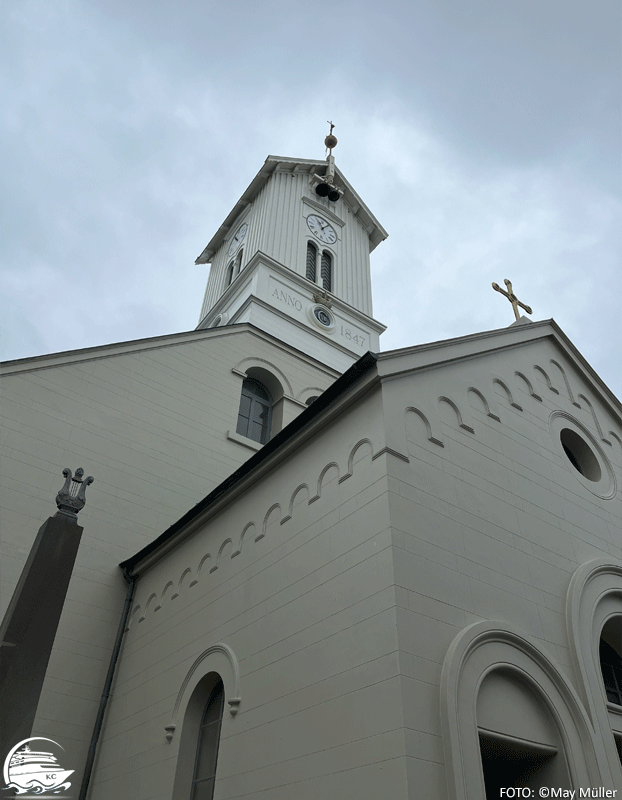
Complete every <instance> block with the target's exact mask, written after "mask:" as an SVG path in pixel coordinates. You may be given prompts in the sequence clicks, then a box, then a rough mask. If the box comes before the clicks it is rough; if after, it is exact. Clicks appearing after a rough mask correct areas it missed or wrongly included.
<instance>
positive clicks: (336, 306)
mask: <svg viewBox="0 0 622 800" xmlns="http://www.w3.org/2000/svg"><path fill="white" fill-rule="evenodd" d="M336 143H337V140H336V138H335V137H334V136H332V134H331V135H330V136H327V137H326V144H327V147H329V149H330V150H331V152H330V154H329V156H328V158H327V159H326V161H315V160H310V159H295V158H282V157H278V156H268V158H267V159H266V161H265V163H264V165H263V166H262V168H261V169H260V170H259V172H258V173H257V175H256V176H255V178H254V180H253V181H252V183H251V184H250V186H249V187H248V189H247V190H246V191H245V192H244V194H243V195H242V197H241V198H240V199H239V200H238V202H237V203H236V205H235V206H234V208H233V209H232V211H231V213H230V214H229V215H228V216H227V218H226V219H225V221H224V222H223V224H222V225H221V227H220V228H219V229H218V231H217V232H216V234H215V235H214V236H213V238H212V239H211V241H210V242H209V244H208V245H207V247H206V248H205V249H204V250H203V252H202V253H201V255H200V256H199V257H198V258H197V260H196V263H197V264H208V263H209V264H211V270H210V275H209V279H208V282H207V289H206V292H205V299H204V302H203V307H202V310H201V317H200V321H199V325H198V326H197V329H198V330H200V329H205V328H215V327H219V326H222V325H231V324H233V323H241V322H250V323H252V324H253V325H255V326H256V327H257V328H259V329H261V330H264V331H267V332H269V333H271V334H272V335H273V336H275V337H277V338H278V339H280V340H282V341H284V342H286V343H287V344H290V345H292V346H294V347H296V348H297V349H299V350H301V351H302V352H305V353H308V354H309V355H311V356H313V357H314V358H316V359H318V360H319V361H320V362H322V363H324V364H326V365H328V366H330V367H332V368H333V369H337V370H339V371H340V372H342V371H344V370H345V369H347V368H348V367H349V366H350V365H351V364H352V363H353V362H354V361H355V360H356V359H357V358H359V357H360V356H361V355H363V353H365V352H367V351H368V350H371V351H372V352H377V351H378V349H379V336H380V334H381V333H382V331H383V330H384V329H385V327H384V326H383V325H382V324H380V323H379V322H378V321H377V320H375V319H374V317H373V311H372V298H371V277H370V264H369V254H370V252H371V251H372V250H373V249H374V248H375V247H376V246H377V245H378V244H379V243H380V242H381V241H383V240H384V239H386V237H387V233H386V231H385V230H384V228H383V227H382V226H381V225H380V223H379V222H378V220H377V219H376V218H375V217H374V215H373V214H372V213H371V211H370V210H369V209H368V208H367V206H366V205H365V203H363V201H362V200H361V198H360V197H359V196H358V194H357V193H356V192H355V191H354V189H353V188H352V186H351V185H350V184H349V183H348V181H347V180H346V179H345V177H344V176H343V175H342V173H341V172H340V171H339V169H337V167H336V166H335V159H334V156H333V155H332V147H334V146H335V144H336Z"/></svg>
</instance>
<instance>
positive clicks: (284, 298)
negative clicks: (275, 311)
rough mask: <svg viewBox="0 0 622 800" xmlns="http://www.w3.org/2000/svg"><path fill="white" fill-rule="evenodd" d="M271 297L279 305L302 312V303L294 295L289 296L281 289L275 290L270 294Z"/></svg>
mask: <svg viewBox="0 0 622 800" xmlns="http://www.w3.org/2000/svg"><path fill="white" fill-rule="evenodd" d="M272 297H275V298H276V299H277V300H279V301H280V302H281V303H285V305H287V306H292V307H293V308H295V309H296V311H302V302H301V301H300V300H299V299H298V298H297V297H296V295H293V294H290V293H289V292H286V291H285V290H283V289H275V290H274V291H273V292H272Z"/></svg>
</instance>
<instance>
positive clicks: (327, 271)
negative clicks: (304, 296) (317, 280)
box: [321, 250, 333, 292]
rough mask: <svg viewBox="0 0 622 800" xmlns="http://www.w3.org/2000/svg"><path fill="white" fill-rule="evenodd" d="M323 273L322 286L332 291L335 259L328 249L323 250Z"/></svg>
mask: <svg viewBox="0 0 622 800" xmlns="http://www.w3.org/2000/svg"><path fill="white" fill-rule="evenodd" d="M321 275H322V287H323V288H324V289H326V291H327V292H330V291H332V284H333V259H332V258H331V255H330V253H329V252H328V251H327V250H323V251H322V265H321Z"/></svg>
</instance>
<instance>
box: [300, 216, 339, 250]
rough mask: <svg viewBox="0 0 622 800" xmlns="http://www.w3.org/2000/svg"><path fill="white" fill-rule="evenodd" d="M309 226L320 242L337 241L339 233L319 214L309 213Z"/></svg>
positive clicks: (329, 242)
mask: <svg viewBox="0 0 622 800" xmlns="http://www.w3.org/2000/svg"><path fill="white" fill-rule="evenodd" d="M307 226H308V228H309V230H310V231H311V233H312V234H313V235H314V236H316V237H317V238H318V239H319V240H320V242H324V244H334V243H335V242H336V241H337V234H336V233H335V229H334V228H333V226H332V225H331V224H330V223H329V222H326V220H325V219H322V217H318V216H317V214H309V216H308V217H307Z"/></svg>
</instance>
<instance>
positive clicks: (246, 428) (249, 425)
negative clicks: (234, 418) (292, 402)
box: [236, 378, 272, 444]
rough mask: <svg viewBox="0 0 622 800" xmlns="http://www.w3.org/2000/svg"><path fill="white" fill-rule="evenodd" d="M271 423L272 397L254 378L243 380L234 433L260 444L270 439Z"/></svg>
mask: <svg viewBox="0 0 622 800" xmlns="http://www.w3.org/2000/svg"><path fill="white" fill-rule="evenodd" d="M271 422H272V397H271V395H270V392H269V391H268V389H267V388H266V387H265V386H264V385H263V383H260V382H259V381H258V380H255V379H254V378H245V380H244V382H243V383H242V395H241V397H240V410H239V411H238V424H237V428H236V431H237V433H239V434H240V436H246V437H247V438H248V439H252V440H253V441H255V442H259V443H260V444H265V443H266V442H267V441H268V439H269V438H270V426H271Z"/></svg>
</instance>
